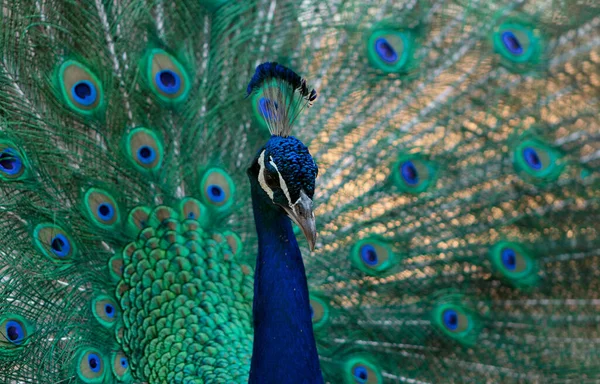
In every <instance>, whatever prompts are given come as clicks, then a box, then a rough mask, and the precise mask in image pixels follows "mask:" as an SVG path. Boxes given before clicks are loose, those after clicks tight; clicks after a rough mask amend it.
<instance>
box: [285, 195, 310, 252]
mask: <svg viewBox="0 0 600 384" xmlns="http://www.w3.org/2000/svg"><path fill="white" fill-rule="evenodd" d="M283 209H284V210H285V212H286V213H287V215H288V216H289V218H290V219H292V220H293V221H294V222H295V223H296V224H298V226H299V227H300V229H301V230H302V233H304V236H305V237H306V240H307V241H308V246H309V248H310V250H311V251H314V250H315V243H316V242H317V227H316V225H315V214H314V212H313V202H312V200H311V199H310V198H309V197H308V196H307V195H306V193H304V191H300V198H299V199H298V201H296V203H294V205H292V206H291V207H283Z"/></svg>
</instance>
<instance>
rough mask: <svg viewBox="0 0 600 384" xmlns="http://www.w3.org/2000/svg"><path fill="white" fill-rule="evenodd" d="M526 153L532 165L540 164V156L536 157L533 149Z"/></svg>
mask: <svg viewBox="0 0 600 384" xmlns="http://www.w3.org/2000/svg"><path fill="white" fill-rule="evenodd" d="M528 155H529V162H530V163H531V164H532V165H534V166H538V165H540V158H539V157H538V155H537V153H535V151H529V152H528Z"/></svg>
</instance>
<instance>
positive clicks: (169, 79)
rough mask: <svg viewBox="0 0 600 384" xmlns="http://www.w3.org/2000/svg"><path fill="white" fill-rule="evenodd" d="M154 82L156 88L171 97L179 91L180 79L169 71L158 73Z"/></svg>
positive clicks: (164, 70)
mask: <svg viewBox="0 0 600 384" xmlns="http://www.w3.org/2000/svg"><path fill="white" fill-rule="evenodd" d="M154 81H155V83H156V85H157V86H158V88H159V89H160V90H161V91H162V92H164V93H166V94H167V95H173V94H175V93H177V92H179V90H180V89H181V77H180V76H179V75H178V74H177V73H175V72H174V71H172V70H170V69H163V70H161V71H158V72H157V73H156V78H155V79H154Z"/></svg>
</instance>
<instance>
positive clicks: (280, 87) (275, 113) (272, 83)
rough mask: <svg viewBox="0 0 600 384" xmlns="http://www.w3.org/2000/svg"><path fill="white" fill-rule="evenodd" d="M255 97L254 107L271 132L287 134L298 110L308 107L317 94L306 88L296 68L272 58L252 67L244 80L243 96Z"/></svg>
mask: <svg viewBox="0 0 600 384" xmlns="http://www.w3.org/2000/svg"><path fill="white" fill-rule="evenodd" d="M251 94H255V95H260V97H257V98H256V102H257V103H259V105H258V110H259V111H260V113H261V115H262V118H263V119H264V120H265V122H266V124H267V126H268V128H269V132H271V134H272V135H276V136H281V137H288V136H289V135H290V134H291V132H292V126H293V124H294V121H295V120H296V118H297V117H298V115H299V114H300V112H301V111H302V110H303V109H304V108H306V107H310V106H311V105H312V103H313V102H314V101H315V99H316V98H317V92H316V91H315V90H314V89H311V90H310V91H309V87H308V85H307V84H306V80H305V79H303V78H302V77H300V76H299V75H298V74H297V73H296V72H294V71H292V70H291V69H289V68H287V67H284V66H283V65H281V64H278V63H276V62H267V63H263V64H261V65H259V66H258V67H256V71H255V72H254V76H252V79H251V80H250V83H248V89H247V96H249V95H251Z"/></svg>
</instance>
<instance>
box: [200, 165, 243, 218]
mask: <svg viewBox="0 0 600 384" xmlns="http://www.w3.org/2000/svg"><path fill="white" fill-rule="evenodd" d="M200 188H201V190H202V200H203V202H204V203H205V204H206V205H208V206H211V207H212V208H213V209H217V210H219V211H222V210H226V209H229V208H230V207H231V205H232V204H233V196H234V194H235V184H234V183H233V180H231V177H229V175H228V174H227V173H226V172H225V171H223V170H222V169H220V168H211V169H209V170H207V171H206V172H204V175H203V177H202V181H201V182H200Z"/></svg>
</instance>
